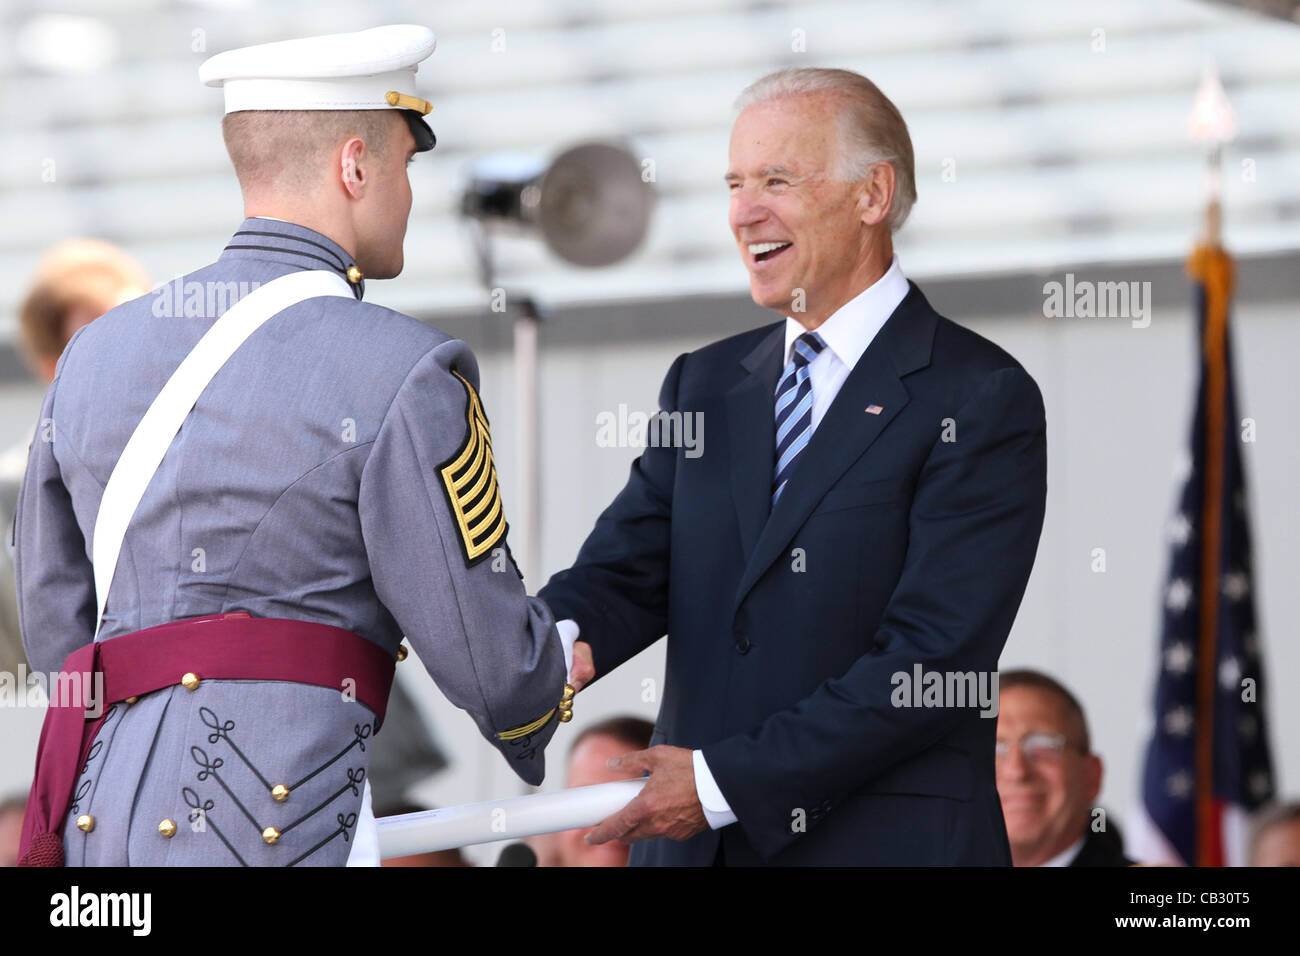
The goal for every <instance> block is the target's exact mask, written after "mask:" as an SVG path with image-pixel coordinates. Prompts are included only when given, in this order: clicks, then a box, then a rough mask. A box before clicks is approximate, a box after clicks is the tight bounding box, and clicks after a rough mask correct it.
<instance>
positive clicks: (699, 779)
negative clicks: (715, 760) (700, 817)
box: [691, 750, 736, 830]
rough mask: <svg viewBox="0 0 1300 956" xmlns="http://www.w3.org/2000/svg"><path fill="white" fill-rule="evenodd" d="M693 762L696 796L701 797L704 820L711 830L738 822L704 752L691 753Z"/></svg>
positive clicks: (694, 751)
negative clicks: (714, 777)
mask: <svg viewBox="0 0 1300 956" xmlns="http://www.w3.org/2000/svg"><path fill="white" fill-rule="evenodd" d="M691 760H692V762H693V763H694V766H695V795H696V796H697V797H699V800H700V806H701V807H702V808H703V809H704V819H705V820H708V821H709V827H710V828H711V829H714V830H716V829H718V828H719V827H725V826H727V825H728V824H730V823H735V822H736V815H735V814H734V813H732V812H731V804H729V803H727V798H726V797H724V796H723V795H722V791H721V790H719V789H718V784H717V781H715V780H714V779H713V774H712V773H710V772H709V765H708V763H706V762H705V760H704V751H702V750H693V751H691Z"/></svg>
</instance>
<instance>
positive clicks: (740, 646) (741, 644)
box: [736, 637, 753, 654]
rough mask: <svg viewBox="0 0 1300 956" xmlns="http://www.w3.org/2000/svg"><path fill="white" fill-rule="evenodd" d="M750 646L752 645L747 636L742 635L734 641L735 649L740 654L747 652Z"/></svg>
mask: <svg viewBox="0 0 1300 956" xmlns="http://www.w3.org/2000/svg"><path fill="white" fill-rule="evenodd" d="M752 646H753V645H751V644H750V643H749V638H747V637H742V638H741V639H740V640H738V641H737V642H736V650H737V651H739V652H740V653H741V654H748V653H749V649H750V647H752Z"/></svg>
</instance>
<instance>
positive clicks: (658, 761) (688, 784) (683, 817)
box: [587, 745, 709, 843]
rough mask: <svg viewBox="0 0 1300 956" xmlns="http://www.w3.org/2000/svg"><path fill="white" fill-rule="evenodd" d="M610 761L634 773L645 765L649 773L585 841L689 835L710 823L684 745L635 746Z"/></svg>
mask: <svg viewBox="0 0 1300 956" xmlns="http://www.w3.org/2000/svg"><path fill="white" fill-rule="evenodd" d="M608 765H609V767H610V768H611V769H616V770H625V771H628V772H629V773H634V774H639V773H643V772H644V771H647V770H648V771H650V779H649V780H647V781H646V785H645V786H644V787H642V788H641V792H640V793H639V794H637V795H636V797H635V798H633V799H632V801H631V802H630V803H628V805H627V806H625V807H624V808H623V809H622V810H620V811H618V813H615V814H614V815H613V816H610V817H607V818H606V819H605V820H603V821H602V822H601V824H600V825H599V826H598V827H596V829H594V830H592V831H591V832H590V833H589V834H587V842H588V843H605V842H607V841H609V840H621V841H622V842H623V843H635V842H637V841H638V840H649V839H652V838H654V837H668V838H669V839H670V840H687V839H690V838H691V837H693V836H695V834H697V833H703V832H704V831H705V830H707V829H708V826H709V823H708V820H706V819H705V817H704V808H703V807H701V806H700V799H699V797H698V796H696V793H695V765H694V761H693V759H692V756H691V751H689V750H687V749H686V748H685V747H669V746H666V745H660V746H658V747H651V748H650V749H649V750H636V751H633V752H632V753H627V754H623V755H622V756H621V757H614V758H612V759H611V760H610V761H609V764H608Z"/></svg>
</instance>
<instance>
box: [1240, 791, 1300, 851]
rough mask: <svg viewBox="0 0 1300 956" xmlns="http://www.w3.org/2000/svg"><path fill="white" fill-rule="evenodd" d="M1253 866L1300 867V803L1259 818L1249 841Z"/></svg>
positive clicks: (1278, 808) (1285, 804)
mask: <svg viewBox="0 0 1300 956" xmlns="http://www.w3.org/2000/svg"><path fill="white" fill-rule="evenodd" d="M1250 865H1251V866H1300V801H1296V802H1292V803H1283V804H1279V805H1277V806H1275V807H1271V808H1270V809H1268V810H1265V811H1264V812H1263V813H1261V814H1260V816H1259V820H1258V822H1257V823H1256V824H1255V831H1254V834H1253V836H1252V837H1251V841H1250Z"/></svg>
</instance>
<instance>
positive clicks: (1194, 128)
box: [1187, 65, 1236, 866]
mask: <svg viewBox="0 0 1300 956" xmlns="http://www.w3.org/2000/svg"><path fill="white" fill-rule="evenodd" d="M1188 125H1189V129H1190V133H1191V136H1192V138H1193V139H1194V140H1197V141H1200V142H1203V143H1205V144H1206V159H1207V171H1206V172H1207V176H1206V193H1207V197H1206V207H1205V235H1204V237H1203V239H1202V241H1201V242H1200V243H1198V244H1197V246H1196V247H1195V248H1194V249H1193V250H1192V254H1191V256H1190V258H1189V259H1188V263H1187V271H1188V273H1189V274H1190V275H1191V276H1192V277H1193V278H1194V279H1196V280H1197V281H1199V282H1200V283H1201V284H1202V287H1203V289H1204V296H1205V309H1204V316H1205V327H1204V330H1203V334H1204V338H1203V341H1202V354H1203V358H1204V362H1205V413H1206V414H1205V436H1204V438H1205V485H1204V497H1203V500H1202V507H1201V522H1200V525H1201V555H1200V557H1201V562H1200V581H1199V584H1200V586H1199V587H1198V589H1197V592H1198V604H1199V623H1200V627H1199V633H1198V635H1197V657H1196V659H1197V665H1198V666H1197V675H1196V716H1195V727H1196V728H1197V733H1196V774H1195V779H1196V789H1195V798H1196V860H1195V861H1194V862H1195V864H1196V865H1197V866H1222V865H1224V847H1223V831H1222V826H1221V821H1220V815H1221V812H1222V810H1221V807H1220V806H1219V802H1218V801H1217V799H1216V797H1215V794H1214V733H1213V727H1214V693H1215V679H1216V676H1217V673H1216V666H1215V663H1216V661H1217V660H1218V654H1217V643H1218V632H1219V627H1218V624H1219V590H1220V589H1219V580H1220V578H1221V577H1222V569H1221V568H1220V557H1221V554H1222V527H1223V486H1224V474H1223V463H1224V442H1225V441H1226V437H1227V429H1228V428H1229V427H1231V426H1230V423H1228V422H1226V421H1225V420H1224V419H1225V416H1226V393H1227V374H1228V368H1227V346H1226V343H1227V328H1228V300H1229V298H1230V296H1231V294H1232V279H1233V276H1232V261H1231V259H1229V257H1228V254H1227V253H1226V252H1225V251H1224V249H1223V246H1222V244H1221V241H1220V238H1221V233H1222V217H1223V207H1222V192H1223V168H1222V167H1223V146H1224V144H1225V143H1227V142H1228V141H1229V140H1231V139H1232V137H1233V136H1234V135H1235V133H1236V120H1235V117H1234V116H1233V112H1232V107H1231V105H1230V104H1229V103H1228V99H1227V95H1226V94H1225V93H1224V90H1223V86H1222V84H1221V83H1220V82H1219V77H1218V74H1217V71H1216V70H1215V69H1214V67H1213V66H1212V65H1211V66H1208V67H1207V68H1206V70H1205V73H1204V76H1203V77H1202V79H1201V85H1200V88H1199V89H1198V91H1197V95H1196V102H1195V104H1194V106H1193V108H1192V113H1191V116H1190V117H1189V122H1188ZM1189 862H1190V861H1189Z"/></svg>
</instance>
